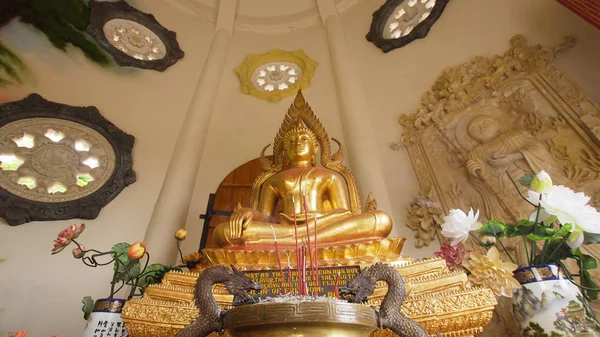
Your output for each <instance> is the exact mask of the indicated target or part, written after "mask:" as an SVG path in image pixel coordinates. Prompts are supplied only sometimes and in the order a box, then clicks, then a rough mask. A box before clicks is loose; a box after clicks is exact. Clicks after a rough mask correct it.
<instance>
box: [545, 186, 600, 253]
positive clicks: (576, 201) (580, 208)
mask: <svg viewBox="0 0 600 337" xmlns="http://www.w3.org/2000/svg"><path fill="white" fill-rule="evenodd" d="M589 201H590V197H588V196H586V195H585V194H583V193H581V192H579V193H576V192H575V191H573V190H572V189H570V188H568V187H565V186H562V185H557V186H552V188H551V189H550V191H548V193H545V194H543V196H542V199H541V200H540V204H541V206H542V209H543V211H544V212H545V214H543V216H540V220H541V221H543V219H542V218H547V217H550V216H555V217H556V218H557V219H558V221H559V222H560V223H561V224H563V225H564V224H568V223H570V224H571V225H573V230H572V232H571V235H569V239H568V240H567V243H568V244H569V246H570V247H571V248H577V247H579V246H580V245H581V243H582V242H583V232H588V233H594V234H600V213H598V212H597V211H596V209H595V208H594V207H592V206H589V205H588V204H587V203H588V202H589Z"/></svg>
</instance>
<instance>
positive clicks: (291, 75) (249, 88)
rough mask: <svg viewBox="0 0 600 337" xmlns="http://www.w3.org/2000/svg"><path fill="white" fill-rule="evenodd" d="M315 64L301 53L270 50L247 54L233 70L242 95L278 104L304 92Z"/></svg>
mask: <svg viewBox="0 0 600 337" xmlns="http://www.w3.org/2000/svg"><path fill="white" fill-rule="evenodd" d="M316 68H317V62H316V61H315V60H313V59H311V58H310V57H308V55H306V54H305V53H304V50H302V49H298V50H295V51H291V52H290V51H284V50H281V49H273V50H270V51H268V52H266V53H263V54H250V55H248V56H246V60H244V62H243V63H242V64H241V65H240V66H239V67H237V68H236V69H235V72H236V73H237V75H238V77H239V79H240V85H241V87H242V93H243V94H246V95H252V96H254V97H256V98H260V99H264V100H267V101H270V102H279V101H280V100H281V99H282V98H284V97H289V96H292V95H293V94H295V93H296V91H298V90H299V89H307V88H308V86H309V84H310V81H311V79H312V77H313V75H314V73H315V69H316Z"/></svg>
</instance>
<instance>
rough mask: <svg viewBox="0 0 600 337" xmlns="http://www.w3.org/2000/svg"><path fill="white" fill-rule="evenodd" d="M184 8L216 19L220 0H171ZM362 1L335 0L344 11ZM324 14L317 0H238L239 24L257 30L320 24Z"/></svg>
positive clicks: (213, 19)
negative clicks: (318, 6)
mask: <svg viewBox="0 0 600 337" xmlns="http://www.w3.org/2000/svg"><path fill="white" fill-rule="evenodd" d="M167 1H168V2H169V3H171V4H172V5H174V6H176V7H177V8H179V9H180V10H182V11H184V12H186V13H190V14H192V15H195V16H198V17H202V18H204V19H206V20H208V21H210V22H215V21H216V18H217V11H218V7H219V1H218V0H167ZM362 1H373V0H335V4H336V7H337V9H338V11H339V12H340V13H342V12H344V11H346V10H347V9H348V8H350V7H352V6H354V5H356V4H358V3H359V2H362ZM320 23H321V17H320V16H319V10H318V8H317V2H316V1H315V0H294V1H282V0H251V1H238V8H237V16H236V19H235V28H236V29H239V30H246V31H251V32H256V33H287V32H290V31H295V30H299V29H303V28H308V27H312V26H315V25H320Z"/></svg>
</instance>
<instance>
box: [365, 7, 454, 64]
mask: <svg viewBox="0 0 600 337" xmlns="http://www.w3.org/2000/svg"><path fill="white" fill-rule="evenodd" d="M448 1H450V0H388V1H386V2H385V4H383V6H381V8H379V9H378V10H376V11H375V12H374V13H373V21H372V22H371V28H370V30H369V33H368V34H367V40H369V41H371V42H373V44H375V45H376V46H377V47H378V48H380V49H381V50H383V52H384V53H387V52H389V51H391V50H394V49H396V48H400V47H403V46H405V45H407V44H409V43H411V42H412V41H414V40H416V39H420V38H424V37H425V36H427V34H428V33H429V30H430V29H431V27H432V26H433V24H434V23H435V22H436V21H437V19H438V18H439V17H440V16H441V15H442V12H443V11H444V9H445V8H446V4H447V3H448Z"/></svg>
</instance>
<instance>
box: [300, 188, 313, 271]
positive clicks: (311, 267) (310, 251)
mask: <svg viewBox="0 0 600 337" xmlns="http://www.w3.org/2000/svg"><path fill="white" fill-rule="evenodd" d="M302 198H303V199H304V217H305V222H306V240H307V243H308V259H309V260H310V271H311V274H312V278H313V281H314V279H315V268H314V264H313V256H312V246H311V244H310V225H309V222H308V206H307V204H306V194H302ZM315 219H316V215H315Z"/></svg>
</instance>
